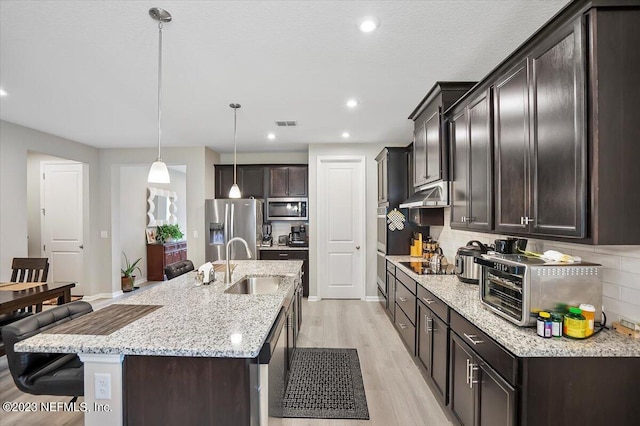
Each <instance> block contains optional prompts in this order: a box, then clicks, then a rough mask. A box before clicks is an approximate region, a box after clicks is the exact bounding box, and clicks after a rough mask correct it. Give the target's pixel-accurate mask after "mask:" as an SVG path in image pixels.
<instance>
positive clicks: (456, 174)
mask: <svg viewBox="0 0 640 426" xmlns="http://www.w3.org/2000/svg"><path fill="white" fill-rule="evenodd" d="M449 138H450V144H451V160H452V161H451V164H452V168H453V170H452V171H451V227H452V228H466V226H467V222H466V218H467V216H468V212H467V198H468V196H469V195H468V191H467V189H468V188H467V182H468V179H469V169H468V167H469V139H468V128H467V112H466V109H465V110H464V111H461V112H460V113H459V114H457V115H455V116H454V117H453V118H452V119H451V121H450V122H449Z"/></svg>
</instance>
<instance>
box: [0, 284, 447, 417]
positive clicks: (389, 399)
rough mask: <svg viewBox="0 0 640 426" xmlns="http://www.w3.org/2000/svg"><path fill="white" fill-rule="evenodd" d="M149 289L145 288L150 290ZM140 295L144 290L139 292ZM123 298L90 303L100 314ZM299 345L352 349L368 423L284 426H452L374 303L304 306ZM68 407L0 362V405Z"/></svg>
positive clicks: (4, 414)
mask: <svg viewBox="0 0 640 426" xmlns="http://www.w3.org/2000/svg"><path fill="white" fill-rule="evenodd" d="M148 287H149V286H147V287H146V288H148ZM141 291H144V287H143V289H141ZM124 297H127V296H126V295H125V296H121V297H119V298H116V299H109V300H105V299H103V300H98V301H95V302H92V304H93V305H94V309H100V308H102V307H104V306H107V305H109V304H111V303H114V302H117V301H119V300H122V298H124ZM299 336H300V337H299V340H298V344H299V345H300V346H304V347H326V348H356V349H357V350H358V357H359V358H360V366H361V368H362V376H363V381H364V386H365V393H366V396H367V405H368V408H369V417H370V420H368V421H364V420H361V421H356V420H316V419H284V420H283V422H282V424H283V426H303V425H310V426H343V425H344V426H356V425H357V426H360V425H369V426H393V425H398V426H411V425H416V426H440V425H450V422H449V421H448V420H447V418H446V416H445V414H444V412H443V410H442V409H441V408H440V405H439V404H438V402H437V401H436V399H435V397H434V395H433V393H432V392H431V390H430V389H429V386H428V385H427V384H426V383H425V381H424V379H423V378H422V375H421V373H420V371H419V369H418V367H417V366H416V365H415V364H414V362H413V360H412V358H411V356H410V355H409V353H408V352H407V350H406V349H405V347H404V345H403V344H402V341H401V340H400V337H399V336H398V334H397V333H396V331H395V329H394V328H393V325H392V324H391V322H390V321H389V319H388V318H387V316H386V315H385V313H384V311H383V309H382V307H381V306H380V305H379V304H378V303H373V302H362V301H356V300H323V301H320V302H308V301H307V300H306V299H305V300H304V302H303V324H302V329H301V331H300V335H299ZM5 401H15V402H37V403H38V404H39V403H40V402H47V401H49V402H68V401H69V398H66V397H55V396H54V397H51V396H34V395H29V394H24V393H22V392H20V391H19V390H18V389H17V388H16V387H15V385H14V383H13V380H12V379H11V376H10V374H9V370H8V368H7V361H6V357H1V358H0V402H5ZM81 401H82V398H80V399H79V400H78V402H81ZM82 424H83V414H82V413H65V412H58V413H42V412H37V413H7V412H2V413H0V425H2V426H13V425H16V426H17V425H20V426H24V425H29V426H31V425H33V426H36V425H43V426H45V425H46V426H51V425H73V426H76V425H82Z"/></svg>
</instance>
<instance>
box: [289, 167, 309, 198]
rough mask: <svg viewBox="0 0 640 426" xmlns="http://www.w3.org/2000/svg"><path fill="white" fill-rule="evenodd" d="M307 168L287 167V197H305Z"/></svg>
mask: <svg viewBox="0 0 640 426" xmlns="http://www.w3.org/2000/svg"><path fill="white" fill-rule="evenodd" d="M308 174H309V168H308V167H297V166H296V167H289V172H288V176H287V196H288V197H306V196H307V193H308V191H307V187H308V184H307V175H308Z"/></svg>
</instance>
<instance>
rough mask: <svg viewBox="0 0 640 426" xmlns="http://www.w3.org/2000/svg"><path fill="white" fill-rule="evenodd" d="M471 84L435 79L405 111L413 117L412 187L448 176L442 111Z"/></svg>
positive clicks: (447, 157)
mask: <svg viewBox="0 0 640 426" xmlns="http://www.w3.org/2000/svg"><path fill="white" fill-rule="evenodd" d="M473 85H474V83H469V82H437V83H436V84H435V85H434V86H433V88H432V89H431V90H430V91H429V93H427V95H426V96H425V97H424V99H423V100H422V101H421V102H420V104H419V105H418V106H417V107H416V109H415V110H414V111H413V112H412V113H411V114H410V115H409V119H410V120H413V121H414V140H413V186H414V187H419V186H422V185H425V184H428V183H430V182H436V181H439V180H442V179H447V178H448V168H449V167H448V162H449V154H448V152H449V147H448V143H447V141H448V138H447V137H446V134H447V129H446V127H445V126H443V118H442V113H443V112H444V111H445V110H446V109H448V108H449V107H450V106H451V105H453V104H454V103H455V102H456V101H457V100H458V99H459V98H460V97H461V96H462V95H464V94H465V93H466V92H467V91H468V90H469V89H470V88H471V87H473Z"/></svg>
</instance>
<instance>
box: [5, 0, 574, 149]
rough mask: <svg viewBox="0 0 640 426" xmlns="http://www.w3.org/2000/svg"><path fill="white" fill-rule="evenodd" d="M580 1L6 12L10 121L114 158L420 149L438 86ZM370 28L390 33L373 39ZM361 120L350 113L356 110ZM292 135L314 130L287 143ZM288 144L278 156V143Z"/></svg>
mask: <svg viewBox="0 0 640 426" xmlns="http://www.w3.org/2000/svg"><path fill="white" fill-rule="evenodd" d="M566 3H567V0H508V1H507V0H487V1H481V0H466V1H261V2H259V1H170V2H167V1H154V2H149V1H126V2H125V1H15V0H1V1H0V87H1V88H3V89H4V90H5V91H6V92H8V96H5V97H2V98H0V99H1V100H0V102H1V103H0V118H2V119H3V120H7V121H10V122H14V123H17V124H21V125H24V126H27V127H31V128H34V129H38V130H41V131H44V132H47V133H51V134H54V135H58V136H62V137H65V138H68V139H72V140H76V141H79V142H82V143H85V144H88V145H92V146H96V147H99V148H107V147H153V146H155V145H156V144H157V61H158V56H157V55H158V29H157V23H156V22H155V21H153V20H152V19H151V18H150V17H149V15H148V10H149V8H151V7H155V6H159V7H162V8H165V9H166V10H168V11H169V12H170V13H171V14H172V15H173V21H172V22H170V23H168V24H165V27H164V30H163V35H164V53H163V55H164V68H163V72H164V77H163V80H164V82H163V120H162V143H163V146H203V145H206V146H209V147H211V148H212V149H214V150H216V151H218V152H229V151H232V150H233V110H232V109H231V108H229V106H228V105H229V103H231V102H238V103H240V104H242V108H241V109H240V110H239V111H238V151H240V152H261V151H305V150H306V149H307V145H308V144H310V143H333V142H342V141H344V139H342V137H341V134H342V132H343V131H348V132H349V133H350V134H351V138H350V139H349V142H358V143H383V144H397V143H402V142H406V143H409V142H410V139H411V134H412V125H411V122H410V121H409V120H407V116H408V115H409V113H410V112H411V111H412V110H413V108H414V107H415V106H416V105H417V103H418V102H419V101H420V100H421V99H422V97H423V96H424V95H425V94H426V93H427V91H428V90H429V89H430V88H431V87H432V86H433V84H434V83H435V82H436V81H438V80H448V81H456V80H458V81H475V80H478V79H481V78H482V77H484V76H485V75H486V74H487V73H488V72H489V71H491V69H493V67H495V66H496V65H497V64H498V63H499V62H500V61H501V60H502V59H504V58H505V57H506V56H507V55H508V54H509V53H511V52H512V51H513V50H514V49H515V48H517V47H518V46H519V45H520V44H521V43H522V42H523V41H524V40H525V39H526V38H527V37H529V36H530V35H531V34H532V33H533V32H534V31H536V30H537V29H538V28H539V27H540V26H541V25H542V24H543V23H544V22H546V21H547V20H548V19H549V18H550V17H551V16H553V15H554V14H555V13H556V12H558V11H559V10H560V9H561V8H562V7H563V6H564V5H565V4H566ZM367 15H373V16H376V17H377V18H378V19H379V20H380V23H381V25H380V28H379V29H378V30H377V31H375V32H373V33H370V34H364V33H361V32H360V31H359V30H358V28H357V24H358V22H359V21H360V19H361V18H362V17H364V16H367ZM350 97H355V98H357V99H358V100H359V101H360V105H359V106H358V107H357V108H356V109H354V110H349V109H348V108H347V107H346V106H345V102H346V100H347V99H348V98H350ZM276 120H297V121H298V125H299V127H295V128H277V127H276V125H275V124H274V121H276ZM271 131H273V132H275V133H276V135H277V139H276V140H275V141H268V140H267V139H266V134H267V133H268V132H271Z"/></svg>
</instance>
